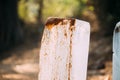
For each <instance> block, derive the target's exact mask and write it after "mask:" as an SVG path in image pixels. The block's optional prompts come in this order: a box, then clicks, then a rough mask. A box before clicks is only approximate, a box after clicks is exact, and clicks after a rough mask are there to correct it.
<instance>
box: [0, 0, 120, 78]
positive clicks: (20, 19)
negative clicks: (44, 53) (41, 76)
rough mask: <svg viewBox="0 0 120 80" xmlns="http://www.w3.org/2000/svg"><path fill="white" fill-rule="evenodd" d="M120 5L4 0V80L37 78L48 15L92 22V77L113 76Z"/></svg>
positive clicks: (0, 32) (0, 6)
mask: <svg viewBox="0 0 120 80" xmlns="http://www.w3.org/2000/svg"><path fill="white" fill-rule="evenodd" d="M119 4H120V1H119V0H0V80H37V76H38V60H39V49H40V44H41V43H40V41H41V37H42V33H43V29H44V24H45V21H46V20H47V18H48V17H67V18H77V19H81V20H85V21H88V22H89V23H90V24H91V38H90V50H89V60H88V73H87V76H88V80H104V79H106V78H107V77H110V78H111V77H112V76H111V75H112V35H113V29H114V27H115V24H116V23H117V22H118V21H119V18H120V15H119V14H120V10H119V8H120V5H119Z"/></svg>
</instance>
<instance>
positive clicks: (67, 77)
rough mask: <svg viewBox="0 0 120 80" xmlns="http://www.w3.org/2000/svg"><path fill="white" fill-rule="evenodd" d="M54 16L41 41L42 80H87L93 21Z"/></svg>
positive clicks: (40, 79)
mask: <svg viewBox="0 0 120 80" xmlns="http://www.w3.org/2000/svg"><path fill="white" fill-rule="evenodd" d="M50 19H52V20H55V22H53V21H51V20H50ZM50 19H49V20H50V21H51V22H48V23H49V24H46V26H45V30H44V33H43V37H42V41H41V49H40V61H39V62H40V71H39V80H86V74H87V73H86V72H87V61H88V49H89V36H90V25H89V23H88V22H85V21H81V20H77V19H61V18H50ZM57 19H58V20H57ZM59 19H60V20H59ZM49 20H48V21H49Z"/></svg>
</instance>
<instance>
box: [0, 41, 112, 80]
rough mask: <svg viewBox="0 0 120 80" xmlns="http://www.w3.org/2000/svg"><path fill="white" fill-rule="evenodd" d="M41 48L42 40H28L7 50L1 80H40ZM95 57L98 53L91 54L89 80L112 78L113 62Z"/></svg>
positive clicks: (1, 64)
mask: <svg viewBox="0 0 120 80" xmlns="http://www.w3.org/2000/svg"><path fill="white" fill-rule="evenodd" d="M39 49H40V42H27V43H25V44H22V45H20V46H18V47H15V48H14V49H12V50H10V51H7V52H5V53H4V54H10V55H9V56H8V57H5V58H3V59H1V61H0V80H38V71H39V68H38V62H39V61H38V60H39ZM95 57H96V58H97V55H94V54H93V55H92V54H91V55H90V56H89V64H90V66H89V67H88V74H87V80H108V78H109V77H110V80H111V74H112V62H111V61H110V60H107V61H105V59H104V60H103V61H102V58H99V60H94V59H93V58H95ZM91 62H92V63H95V64H91ZM101 62H102V63H101ZM96 66H98V67H99V68H98V67H96Z"/></svg>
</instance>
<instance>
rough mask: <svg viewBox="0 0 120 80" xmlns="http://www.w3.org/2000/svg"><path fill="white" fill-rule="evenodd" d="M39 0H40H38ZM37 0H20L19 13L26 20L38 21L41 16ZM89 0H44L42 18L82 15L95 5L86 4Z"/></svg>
mask: <svg viewBox="0 0 120 80" xmlns="http://www.w3.org/2000/svg"><path fill="white" fill-rule="evenodd" d="M37 1H39V0H37ZM37 1H36V0H27V1H26V0H20V1H19V3H18V13H19V16H20V18H21V19H22V20H24V21H28V22H30V21H33V22H34V21H36V20H35V19H36V18H37V17H38V16H39V12H38V11H39V5H40V4H39V3H37ZM86 3H87V0H43V9H42V20H43V21H45V20H46V19H47V18H48V17H80V16H81V15H82V13H83V11H85V10H87V9H90V10H94V8H93V7H88V6H86Z"/></svg>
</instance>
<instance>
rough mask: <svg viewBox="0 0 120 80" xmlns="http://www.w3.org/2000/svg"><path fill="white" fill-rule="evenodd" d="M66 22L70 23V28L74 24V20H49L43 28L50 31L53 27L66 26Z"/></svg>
mask: <svg viewBox="0 0 120 80" xmlns="http://www.w3.org/2000/svg"><path fill="white" fill-rule="evenodd" d="M66 20H67V21H68V22H69V21H70V26H73V25H74V24H75V19H66V18H49V19H48V20H47V22H46V24H45V26H46V27H47V28H48V29H49V30H51V29H52V27H54V25H58V24H60V25H66V24H67V22H66Z"/></svg>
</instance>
